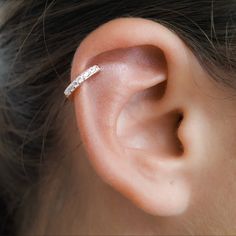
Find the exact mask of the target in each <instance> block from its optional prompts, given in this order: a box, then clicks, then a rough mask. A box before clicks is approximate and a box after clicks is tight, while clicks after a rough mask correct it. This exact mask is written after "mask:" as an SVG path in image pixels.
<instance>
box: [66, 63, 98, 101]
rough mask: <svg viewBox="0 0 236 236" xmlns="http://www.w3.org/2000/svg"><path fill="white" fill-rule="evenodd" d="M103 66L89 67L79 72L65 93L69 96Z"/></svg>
mask: <svg viewBox="0 0 236 236" xmlns="http://www.w3.org/2000/svg"><path fill="white" fill-rule="evenodd" d="M100 70H101V68H100V67H99V66H98V65H94V66H92V67H89V68H88V69H87V70H85V71H84V72H82V73H81V74H79V75H78V76H77V77H76V78H75V79H74V80H73V81H72V82H71V83H70V84H69V85H68V86H67V88H66V89H65V91H64V94H65V96H66V97H67V98H69V97H70V95H71V94H72V93H73V92H74V91H75V90H76V89H77V88H78V87H79V86H80V85H81V84H82V83H83V82H84V81H85V80H87V79H88V78H90V77H91V76H93V75H94V74H96V73H98V72H99V71H100Z"/></svg>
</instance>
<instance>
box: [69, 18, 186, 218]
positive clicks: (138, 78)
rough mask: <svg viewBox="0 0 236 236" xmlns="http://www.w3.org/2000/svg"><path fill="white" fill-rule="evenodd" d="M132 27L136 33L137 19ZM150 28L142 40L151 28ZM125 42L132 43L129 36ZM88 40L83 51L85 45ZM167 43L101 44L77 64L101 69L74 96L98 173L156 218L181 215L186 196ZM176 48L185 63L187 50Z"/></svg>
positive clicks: (81, 129) (75, 60)
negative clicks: (134, 26) (92, 54)
mask: <svg viewBox="0 0 236 236" xmlns="http://www.w3.org/2000/svg"><path fill="white" fill-rule="evenodd" d="M121 21H122V20H121ZM112 23H114V24H116V22H112ZM123 23H124V22H123ZM146 24H147V22H145V26H147V25H146ZM150 24H151V23H150ZM107 27H108V28H109V26H107ZM114 27H115V26H114ZM120 27H121V28H122V25H120ZM125 27H126V24H124V30H125ZM136 27H138V28H139V30H140V34H141V33H142V27H140V20H138V23H137V25H136ZM105 29H106V28H103V30H105ZM145 29H146V27H145ZM158 29H159V28H158V27H157V29H156V30H158ZM113 30H114V31H115V30H116V28H113ZM119 30H120V28H119ZM133 30H135V29H134V28H133ZM150 30H151V31H150V32H149V34H148V35H151V33H152V32H153V30H154V28H153V26H151V27H150ZM124 32H125V31H124ZM163 32H164V30H163V31H162V30H160V33H163ZM100 33H101V32H100ZM110 33H111V35H112V34H115V32H113V31H112V32H110ZM170 35H171V34H170ZM167 36H168V35H167ZM90 37H92V36H90ZM107 37H108V38H109V35H107ZM136 37H137V38H138V35H136ZM124 39H126V38H125V36H124ZM139 39H140V40H141V39H142V36H140V38H139ZM173 39H175V36H173ZM90 40H91V38H89V40H88V41H90ZM96 40H97V41H98V42H99V38H96ZM129 40H130V41H129V43H130V44H131V42H132V40H134V38H133V39H131V38H129ZM88 41H87V43H84V44H83V45H87V46H89V43H88ZM134 41H135V40H134ZM145 41H146V40H144V42H145ZM169 41H170V39H169ZM170 42H171V41H170ZM170 42H167V41H166V44H167V45H165V46H163V48H161V47H158V45H151V44H140V45H138V46H137V45H136V46H130V47H123V45H122V44H119V43H118V41H117V45H115V44H114V45H113V47H114V48H113V49H112V50H106V46H104V51H103V52H101V53H99V54H97V55H94V56H93V57H91V55H90V56H87V58H90V59H89V60H87V62H86V63H84V64H83V62H81V64H82V65H85V64H86V67H89V66H90V65H91V66H92V65H94V64H98V65H99V66H101V68H102V71H101V72H99V74H96V75H95V76H94V77H93V78H91V79H89V80H87V81H86V82H85V83H83V85H82V86H81V88H80V90H79V91H77V92H76V94H75V96H74V101H75V110H76V116H77V123H78V127H79V129H80V134H81V139H82V141H83V144H84V147H85V150H86V151H87V153H88V158H89V160H90V162H91V164H92V165H93V167H94V168H95V170H96V171H97V173H98V174H99V175H100V176H101V177H102V179H103V180H104V181H105V182H106V183H108V184H109V185H111V186H112V187H113V188H114V189H116V190H118V191H119V192H120V193H121V194H123V195H124V196H126V197H127V198H128V199H130V200H131V201H133V202H134V203H135V204H136V205H137V206H138V207H139V208H142V209H143V210H144V211H146V212H148V213H150V214H153V215H159V216H161V215H165V216H166V215H176V214H180V213H182V212H183V211H184V210H186V208H187V206H188V203H189V194H190V188H189V186H188V182H187V180H186V176H185V174H184V173H185V164H184V161H183V159H182V158H181V157H182V155H183V150H182V148H183V147H182V141H183V140H181V138H180V137H178V128H179V121H180V117H181V116H182V114H181V111H180V109H179V107H177V106H176V104H175V103H174V102H172V101H173V99H172V97H173V95H174V94H175V88H174V87H173V83H172V81H171V80H174V79H175V78H173V75H174V71H173V70H176V69H177V68H176V66H178V64H179V61H173V58H171V60H170V61H168V58H170V52H169V51H165V50H166V49H167V48H168V43H170ZM173 42H174V41H173ZM177 44H178V45H182V44H181V43H179V41H177ZM134 45H135V42H134ZM160 45H161V46H162V45H164V44H163V43H162V44H160ZM102 46H103V44H101V45H99V44H98V45H97V48H98V49H99V50H101V49H102ZM175 46H176V45H175ZM172 47H173V45H172ZM83 48H84V49H83V50H85V47H84V46H83ZM98 49H94V51H96V50H97V51H99V50H98ZM181 49H182V50H183V51H182V53H184V55H183V58H184V57H185V56H186V55H185V50H184V48H180V50H181ZM168 50H169V49H168ZM84 52H85V51H84ZM82 54H83V53H82ZM167 55H168V56H167ZM174 57H176V55H175V56H174ZM78 58H79V57H78V54H77V55H76V56H75V59H74V61H73V66H72V78H73V77H74V75H76V74H78V68H82V67H83V66H77V64H80V61H78V60H77V59H78ZM81 60H83V58H81ZM173 65H175V66H174V67H173ZM172 69H173V70H172ZM178 71H179V72H180V75H179V76H185V74H182V75H181V71H183V68H182V67H179V68H178ZM181 79H182V78H181ZM175 82H176V83H177V84H178V83H179V81H178V80H177V81H175ZM177 87H178V86H177ZM177 87H176V89H177ZM169 90H171V92H172V94H173V95H170V92H169Z"/></svg>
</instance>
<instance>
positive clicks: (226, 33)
mask: <svg viewBox="0 0 236 236" xmlns="http://www.w3.org/2000/svg"><path fill="white" fill-rule="evenodd" d="M0 6H1V15H0V20H1V21H0V22H1V23H0V24H1V25H0V37H1V40H0V53H1V60H0V65H1V72H0V109H1V110H0V126H1V128H0V132H1V133H0V134H1V135H0V190H1V199H2V201H1V203H2V204H3V207H5V210H6V211H5V212H4V213H3V219H4V221H2V222H6V221H7V219H11V220H12V219H13V220H14V215H15V212H18V211H19V210H20V209H21V208H22V206H24V204H23V203H24V202H25V201H27V200H28V199H33V197H32V194H33V190H34V189H37V183H38V180H39V179H40V177H41V175H40V174H41V171H42V170H43V169H44V166H45V165H46V163H47V162H46V161H45V160H47V158H46V157H48V156H49V153H50V152H53V151H54V150H55V149H56V148H57V146H58V145H59V143H60V138H59V135H58V130H60V127H59V126H58V123H59V122H58V120H59V118H60V117H61V115H62V114H61V111H62V108H63V107H65V106H66V105H67V103H66V100H65V98H64V96H63V91H64V88H65V86H66V84H67V83H68V81H69V73H70V64H71V61H72V57H73V54H74V52H75V50H76V48H77V47H78V45H79V43H80V42H81V41H82V40H83V38H84V37H85V36H86V35H87V34H88V33H90V32H91V31H92V30H94V29H95V28H96V27H98V26H99V25H101V24H103V23H105V22H107V21H109V20H111V19H114V18H118V17H133V16H135V17H143V18H148V19H151V20H153V21H156V22H159V23H161V24H163V25H165V26H167V27H168V28H170V29H171V30H173V31H174V32H175V33H177V34H178V35H179V36H180V37H181V38H182V39H183V40H184V42H185V43H186V44H187V45H188V46H189V48H190V49H191V50H192V51H193V53H194V54H195V55H196V56H197V58H198V59H199V61H200V63H201V64H202V66H203V67H204V68H205V69H206V70H207V71H208V72H209V74H211V75H212V77H213V78H214V79H215V81H217V82H219V83H220V84H221V85H222V86H228V87H229V88H235V83H236V80H235V79H234V76H235V71H236V40H235V33H236V24H235V21H236V11H235V9H236V2H235V1H234V0H217V1H214V0H198V1H192V0H181V1H176V0H145V1H138V2H137V1H128V0H119V1H116V0H80V1H67V0H53V1H49V0H47V1H46V0H37V1H33V0H20V1H12V0H8V1H2V2H1V5H0ZM94 16H95V17H94ZM32 202H33V200H32ZM22 204H23V205H22ZM28 205H30V203H29V204H28ZM21 211H22V212H24V209H23V210H21ZM7 216H10V217H7ZM23 217H26V216H24V214H23ZM6 225H10V228H11V229H12V228H13V227H12V225H13V221H10V224H9V223H8V224H4V230H5V231H4V232H5V233H6V232H7V226H6ZM8 228H9V227H8ZM10 234H11V235H13V232H11V233H10Z"/></svg>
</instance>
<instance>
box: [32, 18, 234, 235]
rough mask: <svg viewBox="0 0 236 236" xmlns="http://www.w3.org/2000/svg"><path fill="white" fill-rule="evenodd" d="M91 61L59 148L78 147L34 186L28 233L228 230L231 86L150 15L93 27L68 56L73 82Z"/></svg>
mask: <svg viewBox="0 0 236 236" xmlns="http://www.w3.org/2000/svg"><path fill="white" fill-rule="evenodd" d="M94 64H98V65H100V66H101V67H102V71H101V72H99V74H97V75H96V76H94V78H93V79H92V78H91V79H89V80H88V81H86V82H85V83H83V85H82V86H81V88H80V89H78V90H77V91H76V92H75V94H74V96H73V99H72V101H73V102H72V103H71V105H72V107H71V110H69V109H68V108H67V110H66V111H65V112H66V113H65V114H66V115H65V117H66V121H64V122H65V125H66V127H65V129H63V130H62V135H64V136H65V143H64V144H65V145H64V146H63V150H72V149H73V147H75V146H76V145H77V144H78V143H80V142H81V141H82V143H83V145H81V146H80V147H78V148H76V149H74V150H73V151H72V152H70V154H69V158H65V159H64V160H63V161H62V163H61V164H62V165H61V166H62V167H60V168H59V169H58V170H57V172H55V174H54V175H53V178H52V179H53V181H49V183H48V185H44V186H43V187H42V193H46V194H44V195H43V197H41V208H40V210H39V213H38V222H37V223H35V225H34V227H33V229H31V231H32V232H37V233H38V234H40V233H42V234H43V233H44V234H56V235H79V234H90V235H91V234H93V235H98V234H100V235H108V234H113V235H114V234H116V235H117V234H118V235H128V234H129V235H130V234H133V235H167V234H172V235H180V234H182V235H183V234H185V235H190V234H224V235H226V234H231V235H232V234H234V233H235V232H236V226H235V224H234V219H235V218H236V204H235V196H236V184H235V170H236V161H235V155H236V145H234V140H235V137H236V122H235V116H236V110H235V105H236V100H235V99H234V98H231V96H233V94H234V91H233V90H232V91H231V90H230V89H229V88H225V87H223V85H220V84H217V83H216V82H214V80H213V79H212V78H211V77H210V75H208V74H207V72H206V71H204V70H203V68H202V67H201V66H200V64H199V62H198V60H197V59H196V57H195V56H194V55H193V54H192V52H191V51H190V50H189V48H188V47H187V46H186V45H185V43H184V42H183V41H182V40H181V39H180V38H179V37H178V36H177V35H176V34H174V33H173V32H171V31H170V30H168V29H167V28H165V27H164V26H162V25H160V24H158V23H155V22H153V21H151V20H145V19H140V18H129V19H122V18H120V19H116V20H112V21H110V22H108V23H106V24H104V25H102V26H101V27H99V28H97V29H96V30H94V31H93V32H92V33H91V34H89V35H88V36H87V37H86V38H85V39H84V40H83V41H82V43H81V44H80V45H79V47H78V49H77V51H76V53H75V56H74V60H73V63H72V68H71V78H72V80H73V79H74V78H75V77H76V76H77V75H78V74H79V73H80V72H81V71H83V70H84V69H86V68H88V67H89V66H90V65H94ZM181 113H182V114H183V119H182V121H181V122H180V123H179V119H180V114H181ZM65 189H66V190H65ZM60 190H63V191H60ZM59 192H60V193H59ZM59 199H60V200H59ZM49 213H50V214H49Z"/></svg>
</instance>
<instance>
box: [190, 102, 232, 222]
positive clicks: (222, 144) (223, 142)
mask: <svg viewBox="0 0 236 236" xmlns="http://www.w3.org/2000/svg"><path fill="white" fill-rule="evenodd" d="M233 112H234V109H232V107H231V105H229V104H227V103H226V102H225V104H223V103H221V102H219V101H216V102H213V101H211V100H209V101H207V100H206V99H205V101H204V102H202V103H198V105H196V106H195V107H194V112H192V116H193V117H192V118H191V120H192V121H193V122H192V124H191V127H190V130H191V134H192V143H191V145H192V146H191V151H192V152H193V154H194V155H193V157H194V158H193V160H191V161H190V162H191V167H192V169H191V170H192V180H193V184H192V186H193V192H194V194H193V195H194V197H195V199H194V202H195V204H196V205H197V207H198V209H201V210H202V211H204V212H205V217H207V218H208V219H211V218H212V217H213V219H214V220H215V219H217V218H219V216H220V215H222V214H223V215H224V216H225V219H224V222H227V221H232V220H233V219H235V217H236V203H235V197H236V181H235V180H236V118H235V117H236V112H235V114H232V113H233ZM203 218H204V217H203ZM214 220H212V221H214ZM215 222H217V220H215ZM226 224H227V223H226Z"/></svg>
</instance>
